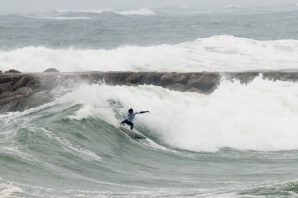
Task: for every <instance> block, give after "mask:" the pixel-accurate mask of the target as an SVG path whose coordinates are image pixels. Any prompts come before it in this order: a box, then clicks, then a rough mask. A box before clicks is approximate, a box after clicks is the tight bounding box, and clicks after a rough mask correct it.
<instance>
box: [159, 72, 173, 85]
mask: <svg viewBox="0 0 298 198" xmlns="http://www.w3.org/2000/svg"><path fill="white" fill-rule="evenodd" d="M175 77H176V73H166V74H164V75H162V76H161V78H160V83H159V84H160V86H162V87H167V86H169V85H172V83H173V79H174V78H175Z"/></svg>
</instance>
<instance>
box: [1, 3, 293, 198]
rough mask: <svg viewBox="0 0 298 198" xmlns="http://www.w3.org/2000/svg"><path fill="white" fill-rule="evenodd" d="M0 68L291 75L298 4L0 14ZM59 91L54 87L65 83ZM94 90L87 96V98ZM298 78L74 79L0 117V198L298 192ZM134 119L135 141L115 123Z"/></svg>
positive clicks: (278, 194)
mask: <svg viewBox="0 0 298 198" xmlns="http://www.w3.org/2000/svg"><path fill="white" fill-rule="evenodd" d="M0 29H1V31H0V70H2V71H6V70H8V69H17V70H19V71H21V72H42V71H44V70H45V69H47V68H51V67H54V68H56V69H58V70H60V71H63V72H76V71H160V72H161V71H162V72H201V71H217V72H222V71H248V70H296V69H297V63H298V51H297V50H298V34H297V29H298V10H297V5H295V4H293V5H285V6H280V7H278V8H274V7H272V8H243V7H240V6H237V5H231V6H227V7H226V8H222V9H213V10H212V9H210V10H203V9H202V10H195V9H191V8H187V7H181V8H178V7H167V8H159V9H148V8H141V9H137V10H114V9H94V10H56V11H52V12H49V13H38V14H36V13H29V14H28V13H13V14H8V15H0ZM60 88H63V87H58V88H57V89H60ZM86 96H87V97H86ZM297 99H298V84H297V83H295V82H282V81H276V82H273V81H269V80H263V79H262V77H261V76H260V77H257V78H256V79H255V80H253V81H252V82H251V83H249V84H247V85H244V84H240V82H238V81H235V82H229V81H225V79H223V80H222V81H221V84H220V85H219V87H218V89H217V90H215V91H214V92H213V93H212V94H210V95H204V94H198V93H187V92H186V93H182V92H177V91H170V90H168V89H165V88H162V87H156V86H151V85H142V86H138V87H128V86H109V85H106V84H95V85H88V84H84V83H82V84H80V85H77V84H76V85H73V87H72V90H71V91H70V92H69V93H67V94H66V95H63V96H60V97H57V98H56V99H55V100H54V101H53V102H51V103H48V104H45V105H43V106H40V107H38V108H33V109H29V110H26V111H25V112H13V113H8V114H3V115H0V128H1V130H0V137H1V138H0V142H1V143H0V197H30V198H31V197H297V196H298V168H297V163H298V139H296V138H297V137H298V136H297V128H298V100H297ZM131 107H132V108H134V109H135V110H150V114H142V115H137V116H136V119H135V121H134V123H135V129H136V130H137V131H139V132H141V133H142V134H143V135H145V136H147V137H148V139H146V140H139V141H137V140H134V139H132V138H128V137H126V136H124V135H123V134H121V133H120V132H119V131H118V129H117V127H118V125H119V122H121V121H122V120H123V119H124V118H125V114H126V111H127V109H129V108H131Z"/></svg>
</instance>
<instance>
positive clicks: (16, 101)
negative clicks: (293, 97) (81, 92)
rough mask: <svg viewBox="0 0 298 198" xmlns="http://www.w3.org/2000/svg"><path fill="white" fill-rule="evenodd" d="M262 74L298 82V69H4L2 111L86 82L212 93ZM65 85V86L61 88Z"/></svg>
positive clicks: (38, 102) (0, 93) (31, 104)
mask: <svg viewBox="0 0 298 198" xmlns="http://www.w3.org/2000/svg"><path fill="white" fill-rule="evenodd" d="M260 74H261V75H262V77H263V78H264V79H270V80H273V81H276V80H281V81H291V82H296V81H298V71H247V72H225V73H219V72H197V73H176V72H172V73H167V72H74V73H60V72H58V71H56V70H53V69H52V70H49V71H48V72H44V73H18V72H17V71H16V70H10V71H8V72H5V73H2V72H0V113H2V114H3V113H6V112H14V111H24V110H26V109H29V108H33V107H38V106H40V105H43V104H45V103H48V102H50V101H53V100H54V99H55V98H56V97H57V96H61V95H63V94H65V93H67V92H69V91H70V90H71V88H72V87H73V86H75V85H76V84H80V83H82V82H84V83H88V84H99V83H103V82H105V83H106V84H109V85H127V86H137V85H144V84H146V85H155V86H161V87H164V88H168V89H170V90H175V91H181V92H198V93H201V94H210V93H212V92H213V91H214V90H215V89H216V88H217V86H218V85H219V84H220V81H221V79H222V78H225V79H227V80H231V81H233V80H239V81H240V82H241V83H249V82H251V81H252V80H253V79H254V78H256V77H257V76H259V75H260ZM57 87H63V89H57Z"/></svg>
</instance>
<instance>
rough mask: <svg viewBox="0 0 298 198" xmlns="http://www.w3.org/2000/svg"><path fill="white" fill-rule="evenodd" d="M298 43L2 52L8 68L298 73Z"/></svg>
mask: <svg viewBox="0 0 298 198" xmlns="http://www.w3.org/2000/svg"><path fill="white" fill-rule="evenodd" d="M297 52H298V41H297V40H276V41H257V40H252V39H244V38H237V37H233V36H214V37H210V38H202V39H197V40H195V41H191V42H185V43H182V44H179V45H157V46H151V47H138V46H125V47H119V48H116V49H111V50H105V49H98V50H88V49H85V50H84V49H73V48H70V49H49V48H45V47H25V48H20V49H16V50H11V51H0V65H1V69H2V70H9V69H12V68H13V69H17V70H20V71H22V72H42V71H44V70H46V69H47V68H52V67H54V68H56V69H58V70H60V71H63V72H70V71H160V72H163V71H166V72H167V71H171V72H173V71H176V72H200V71H219V72H220V71H244V70H280V69H294V68H296V63H297V62H298V53H297Z"/></svg>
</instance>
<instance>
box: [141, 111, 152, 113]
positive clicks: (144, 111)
mask: <svg viewBox="0 0 298 198" xmlns="http://www.w3.org/2000/svg"><path fill="white" fill-rule="evenodd" d="M140 113H150V112H149V111H140Z"/></svg>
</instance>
